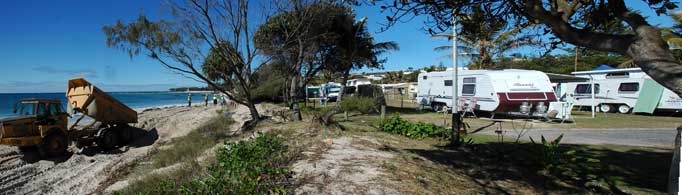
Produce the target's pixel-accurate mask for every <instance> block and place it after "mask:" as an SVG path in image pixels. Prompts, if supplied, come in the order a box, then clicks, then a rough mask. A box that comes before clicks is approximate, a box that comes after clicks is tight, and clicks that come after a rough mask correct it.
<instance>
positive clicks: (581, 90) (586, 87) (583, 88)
mask: <svg viewBox="0 0 682 195" xmlns="http://www.w3.org/2000/svg"><path fill="white" fill-rule="evenodd" d="M575 93H577V94H591V93H592V88H591V87H590V84H578V85H577V86H575ZM594 93H595V94H596V93H599V84H594Z"/></svg>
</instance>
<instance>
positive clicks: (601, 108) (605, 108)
mask: <svg viewBox="0 0 682 195" xmlns="http://www.w3.org/2000/svg"><path fill="white" fill-rule="evenodd" d="M599 111H601V112H615V110H614V109H613V106H611V105H610V104H602V105H599Z"/></svg>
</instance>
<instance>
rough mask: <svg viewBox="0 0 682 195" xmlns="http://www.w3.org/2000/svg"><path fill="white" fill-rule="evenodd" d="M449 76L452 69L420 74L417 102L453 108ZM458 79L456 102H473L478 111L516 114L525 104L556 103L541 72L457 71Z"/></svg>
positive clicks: (437, 107) (549, 86)
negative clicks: (457, 99) (457, 100)
mask: <svg viewBox="0 0 682 195" xmlns="http://www.w3.org/2000/svg"><path fill="white" fill-rule="evenodd" d="M452 76H453V75H452V70H448V71H444V72H429V73H421V74H419V78H418V81H419V82H418V93H417V102H418V103H419V104H421V105H425V106H431V108H432V109H433V110H441V109H442V108H443V106H448V108H452V89H453V87H452V83H453V82H452ZM458 78H459V79H458V89H459V90H458V96H459V98H460V100H459V101H460V102H462V101H466V102H467V104H468V103H469V102H476V104H475V105H472V108H474V109H475V110H479V111H487V112H497V113H509V112H517V111H520V108H521V105H522V104H524V102H525V103H526V104H528V105H531V106H535V105H538V104H544V105H546V106H547V105H549V102H552V101H556V95H555V94H554V89H553V88H552V84H551V83H550V81H549V78H548V77H547V75H546V74H545V73H543V72H540V71H535V70H518V69H505V70H459V71H458ZM472 100H473V101H472ZM460 106H462V105H460ZM545 108H546V107H545Z"/></svg>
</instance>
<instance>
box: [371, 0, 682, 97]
mask: <svg viewBox="0 0 682 195" xmlns="http://www.w3.org/2000/svg"><path fill="white" fill-rule="evenodd" d="M385 3H386V4H385V5H384V6H382V8H384V9H386V10H388V11H389V12H391V13H392V15H391V16H388V17H387V18H388V21H389V26H390V25H391V24H395V23H396V22H399V21H400V18H401V17H403V16H408V15H413V14H415V15H427V16H429V18H430V20H428V21H427V22H428V23H427V25H428V26H429V30H430V31H431V32H435V31H444V30H445V29H448V28H449V27H450V26H451V25H452V18H453V17H457V18H463V17H464V16H466V15H470V14H471V13H472V11H473V10H474V8H475V7H478V6H481V5H482V6H486V7H490V8H491V14H492V15H493V16H495V17H497V18H503V19H505V20H507V21H513V22H515V25H520V24H524V23H532V24H537V26H538V27H537V28H538V29H539V30H541V31H544V32H546V33H548V34H549V33H551V34H553V35H554V36H555V37H556V38H558V40H555V41H553V43H555V44H556V43H558V42H559V41H563V42H567V43H570V44H573V45H576V46H579V47H585V48H589V49H595V50H599V51H606V52H613V53H618V54H622V55H626V56H629V57H630V58H632V59H633V62H634V63H635V64H637V65H638V66H639V67H641V68H642V70H643V71H644V72H646V73H647V74H648V75H649V76H651V78H653V79H654V80H656V81H657V82H659V83H660V84H662V85H663V86H665V87H666V88H668V89H671V90H672V91H674V92H675V93H677V95H682V63H681V62H680V61H678V60H676V59H675V57H674V56H673V55H672V52H671V51H670V50H669V49H668V44H667V43H666V42H665V41H664V40H663V39H662V37H661V31H660V29H658V28H657V27H655V26H653V25H651V24H649V23H648V22H647V21H646V19H645V18H644V17H642V15H641V14H639V13H637V12H636V11H632V10H630V9H629V8H628V7H626V6H625V2H624V0H609V1H581V0H573V1H571V0H524V1H522V0H479V1H451V0H434V1H418V0H403V1H397V0H394V1H387V2H385ZM645 3H647V4H648V5H649V7H651V8H652V9H654V10H655V11H656V12H657V13H658V14H663V13H666V12H668V10H672V9H675V8H677V5H676V4H675V3H673V2H672V1H671V0H648V1H645ZM614 20H620V21H623V22H624V23H625V24H626V25H627V26H628V27H629V28H630V29H631V30H632V32H633V33H632V34H629V33H617V32H616V33H610V32H604V31H600V29H601V28H602V27H604V25H606V24H609V22H613V21H614ZM434 29H435V31H434ZM553 45H554V44H553Z"/></svg>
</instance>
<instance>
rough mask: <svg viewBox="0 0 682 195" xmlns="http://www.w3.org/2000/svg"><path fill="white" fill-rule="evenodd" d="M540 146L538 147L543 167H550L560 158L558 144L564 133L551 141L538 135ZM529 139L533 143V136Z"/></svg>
mask: <svg viewBox="0 0 682 195" xmlns="http://www.w3.org/2000/svg"><path fill="white" fill-rule="evenodd" d="M540 138H541V141H542V142H541V143H540V144H541V147H540V154H541V156H540V162H541V164H542V165H543V166H544V167H545V168H551V167H552V166H555V165H557V164H558V163H559V162H560V160H561V155H562V153H560V152H559V146H560V144H561V139H563V138H564V134H561V135H559V137H557V138H556V139H554V140H552V141H547V139H545V136H543V135H540ZM530 141H531V142H533V143H534V144H537V143H535V140H533V137H530Z"/></svg>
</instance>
